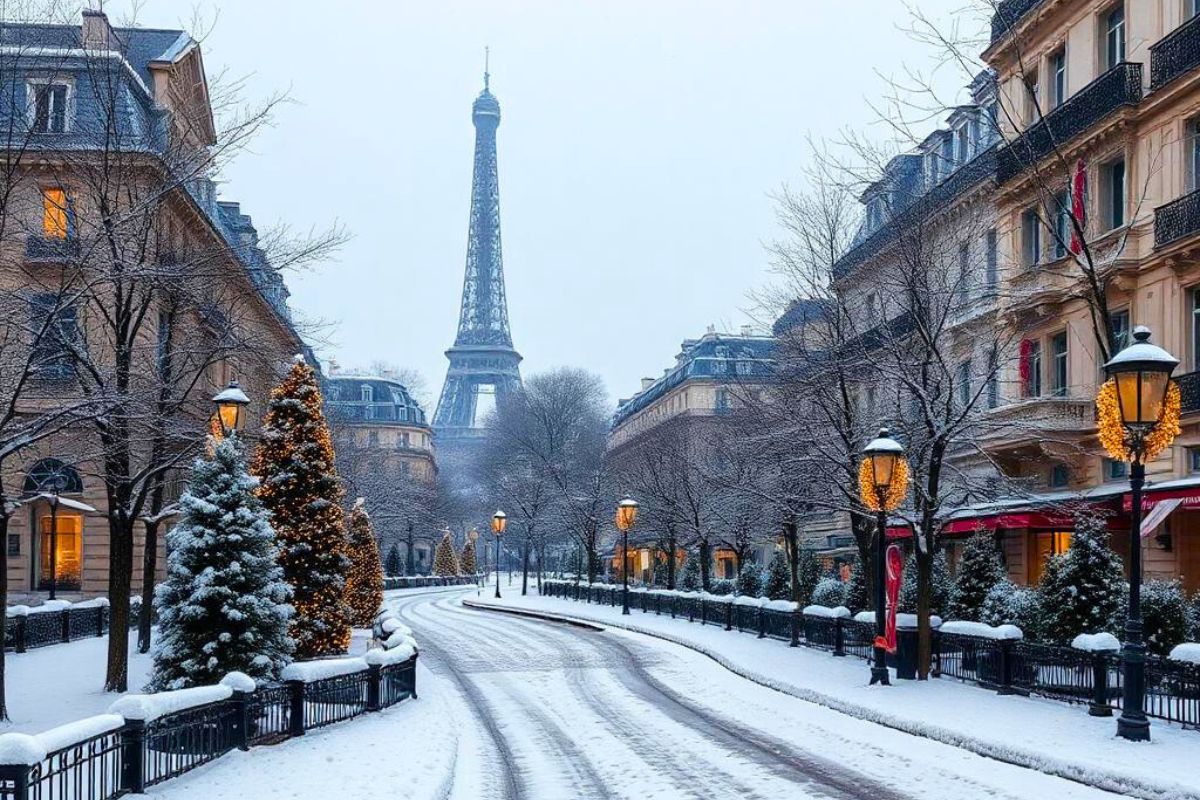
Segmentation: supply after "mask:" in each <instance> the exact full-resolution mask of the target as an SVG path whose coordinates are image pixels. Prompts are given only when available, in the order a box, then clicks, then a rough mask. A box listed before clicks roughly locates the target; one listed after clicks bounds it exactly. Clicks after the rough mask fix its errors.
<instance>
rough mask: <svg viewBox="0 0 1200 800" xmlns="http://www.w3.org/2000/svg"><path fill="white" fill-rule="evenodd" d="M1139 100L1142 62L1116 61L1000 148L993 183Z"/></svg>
mask: <svg viewBox="0 0 1200 800" xmlns="http://www.w3.org/2000/svg"><path fill="white" fill-rule="evenodd" d="M1141 100H1142V65H1141V64H1132V63H1130V62H1128V61H1125V62H1122V63H1120V64H1118V65H1117V66H1115V67H1113V68H1112V69H1110V70H1109V71H1108V72H1106V73H1104V74H1103V75H1101V76H1100V77H1099V78H1096V80H1094V81H1092V82H1091V83H1089V84H1088V85H1087V86H1085V87H1083V88H1082V89H1080V90H1079V91H1078V92H1076V93H1075V95H1074V96H1072V97H1071V98H1070V99H1069V100H1067V102H1065V103H1063V104H1062V105H1061V106H1059V107H1058V108H1056V109H1054V110H1053V111H1051V112H1050V113H1049V114H1046V115H1045V116H1044V117H1043V118H1042V120H1041V121H1040V122H1038V123H1037V124H1035V125H1032V126H1030V127H1029V128H1027V129H1026V130H1025V132H1024V133H1022V134H1020V135H1019V136H1018V137H1017V138H1016V139H1015V140H1014V141H1012V142H1010V143H1008V144H1007V145H1005V146H1004V147H1003V148H1001V150H1000V152H999V153H997V155H996V182H997V183H999V184H1003V183H1005V182H1007V181H1010V180H1012V179H1013V178H1015V177H1017V176H1018V175H1020V174H1021V173H1022V172H1024V171H1025V170H1026V169H1028V168H1029V167H1030V166H1032V165H1033V164H1036V163H1037V162H1039V161H1041V160H1042V159H1043V158H1045V157H1046V156H1048V155H1050V154H1051V153H1053V152H1054V150H1055V148H1056V147H1061V146H1062V145H1065V144H1066V143H1067V142H1069V141H1071V140H1072V139H1074V138H1075V137H1076V136H1078V135H1079V134H1081V133H1083V132H1084V131H1086V130H1088V129H1089V128H1091V127H1092V126H1093V125H1095V124H1096V123H1098V122H1100V121H1101V120H1102V119H1104V118H1105V117H1107V116H1109V115H1110V114H1113V113H1115V112H1116V111H1117V110H1119V109H1121V108H1123V107H1125V106H1136V105H1137V104H1138V103H1139V102H1141Z"/></svg>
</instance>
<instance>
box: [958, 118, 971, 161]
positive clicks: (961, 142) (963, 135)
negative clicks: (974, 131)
mask: <svg viewBox="0 0 1200 800" xmlns="http://www.w3.org/2000/svg"><path fill="white" fill-rule="evenodd" d="M954 138H955V140H956V141H957V143H958V156H957V158H958V163H959V164H965V163H967V161H968V160H970V158H971V131H970V130H969V129H968V128H967V126H966V124H965V123H964V124H963V125H962V126H961V127H960V128H959V129H958V130H957V131H955V133H954Z"/></svg>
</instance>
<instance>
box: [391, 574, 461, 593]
mask: <svg viewBox="0 0 1200 800" xmlns="http://www.w3.org/2000/svg"><path fill="white" fill-rule="evenodd" d="M482 579H483V574H482V573H479V574H477V575H456V576H452V577H443V576H439V575H410V576H408V577H385V578H384V579H383V588H384V589H385V590H386V589H415V588H417V587H421V586H471V585H474V584H476V583H479V581H481V580H482Z"/></svg>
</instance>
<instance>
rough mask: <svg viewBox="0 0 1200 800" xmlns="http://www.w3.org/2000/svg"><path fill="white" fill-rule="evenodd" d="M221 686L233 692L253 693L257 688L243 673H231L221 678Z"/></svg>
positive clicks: (251, 679) (252, 680) (252, 679)
mask: <svg viewBox="0 0 1200 800" xmlns="http://www.w3.org/2000/svg"><path fill="white" fill-rule="evenodd" d="M221 685H222V686H228V687H229V688H230V689H233V690H234V691H235V692H253V691H254V690H255V689H257V688H258V684H257V683H255V682H254V678H251V677H250V676H249V675H247V674H246V673H244V672H231V673H229V674H228V675H226V676H225V677H224V678H221Z"/></svg>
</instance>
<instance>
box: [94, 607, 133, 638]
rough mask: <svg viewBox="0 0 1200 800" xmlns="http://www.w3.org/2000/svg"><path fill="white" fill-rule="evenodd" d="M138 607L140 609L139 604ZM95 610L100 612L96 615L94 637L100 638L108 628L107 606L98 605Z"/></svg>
mask: <svg viewBox="0 0 1200 800" xmlns="http://www.w3.org/2000/svg"><path fill="white" fill-rule="evenodd" d="M138 608H139V609H140V608H141V606H138ZM96 610H97V611H99V612H100V613H99V614H97V615H96V638H100V637H101V636H103V635H104V632H105V631H106V630H108V606H100V607H99V608H98V609H96ZM139 613H140V611H139Z"/></svg>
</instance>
